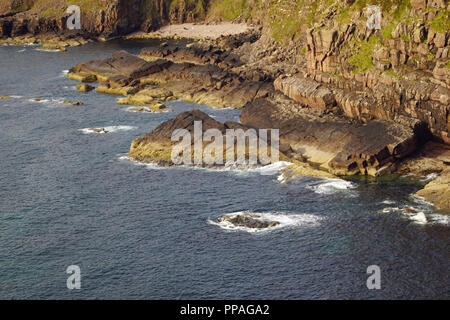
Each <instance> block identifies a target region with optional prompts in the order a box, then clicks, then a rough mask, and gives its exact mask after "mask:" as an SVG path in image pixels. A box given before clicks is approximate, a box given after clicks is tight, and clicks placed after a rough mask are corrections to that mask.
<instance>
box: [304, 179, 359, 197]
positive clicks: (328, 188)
mask: <svg viewBox="0 0 450 320" xmlns="http://www.w3.org/2000/svg"><path fill="white" fill-rule="evenodd" d="M357 187H358V185H357V184H356V183H353V182H350V181H346V180H342V179H327V178H325V179H321V180H320V181H319V182H317V183H314V184H313V185H309V186H307V188H308V189H310V190H313V191H314V192H315V193H318V194H334V193H337V192H342V191H348V190H351V189H355V188H357Z"/></svg>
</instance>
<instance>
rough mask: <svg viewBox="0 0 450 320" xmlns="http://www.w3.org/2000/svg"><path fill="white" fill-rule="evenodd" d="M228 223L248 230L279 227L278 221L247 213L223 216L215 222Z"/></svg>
mask: <svg viewBox="0 0 450 320" xmlns="http://www.w3.org/2000/svg"><path fill="white" fill-rule="evenodd" d="M224 221H226V222H229V223H231V224H233V225H234V226H236V227H245V228H250V229H267V228H273V227H276V226H279V225H280V223H279V222H278V221H270V220H267V219H262V218H261V217H260V216H258V215H251V214H249V213H243V214H240V215H239V214H238V215H234V216H223V217H221V218H219V219H217V222H224Z"/></svg>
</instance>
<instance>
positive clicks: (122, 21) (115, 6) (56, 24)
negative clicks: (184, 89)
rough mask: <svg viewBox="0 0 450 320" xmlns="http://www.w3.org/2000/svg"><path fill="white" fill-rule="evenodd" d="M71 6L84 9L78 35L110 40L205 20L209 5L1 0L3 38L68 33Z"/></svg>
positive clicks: (162, 0) (163, 0)
mask: <svg viewBox="0 0 450 320" xmlns="http://www.w3.org/2000/svg"><path fill="white" fill-rule="evenodd" d="M69 5H78V6H79V7H80V8H81V21H82V23H81V26H82V30H80V32H79V33H81V34H83V35H85V36H92V37H97V36H100V35H102V36H103V37H106V38H107V37H111V36H117V35H124V34H127V33H129V32H131V31H134V30H138V29H141V30H144V31H148V30H152V29H155V28H158V27H160V26H162V25H164V24H167V23H175V22H185V21H188V22H191V21H194V20H198V19H203V18H204V17H205V14H206V2H204V1H203V0H199V1H194V2H192V1H188V0H90V1H83V0H73V1H67V0H54V1H49V0H2V3H1V4H0V38H1V37H17V36H21V35H24V34H32V35H37V34H42V33H46V32H52V33H61V32H68V31H67V30H66V20H67V18H68V16H69V15H68V14H67V13H66V9H67V8H68V6H69Z"/></svg>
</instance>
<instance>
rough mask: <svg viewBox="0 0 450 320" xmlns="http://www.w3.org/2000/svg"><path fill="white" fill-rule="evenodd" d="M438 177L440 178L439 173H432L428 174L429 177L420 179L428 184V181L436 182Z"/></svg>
mask: <svg viewBox="0 0 450 320" xmlns="http://www.w3.org/2000/svg"><path fill="white" fill-rule="evenodd" d="M437 177H438V174H437V173H430V174H428V175H427V176H425V177H424V178H423V179H420V181H424V182H426V181H430V180H434V179H436V178H437Z"/></svg>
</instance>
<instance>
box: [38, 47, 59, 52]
mask: <svg viewBox="0 0 450 320" xmlns="http://www.w3.org/2000/svg"><path fill="white" fill-rule="evenodd" d="M34 50H36V51H42V52H60V50H59V49H40V48H36V49H34Z"/></svg>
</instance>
